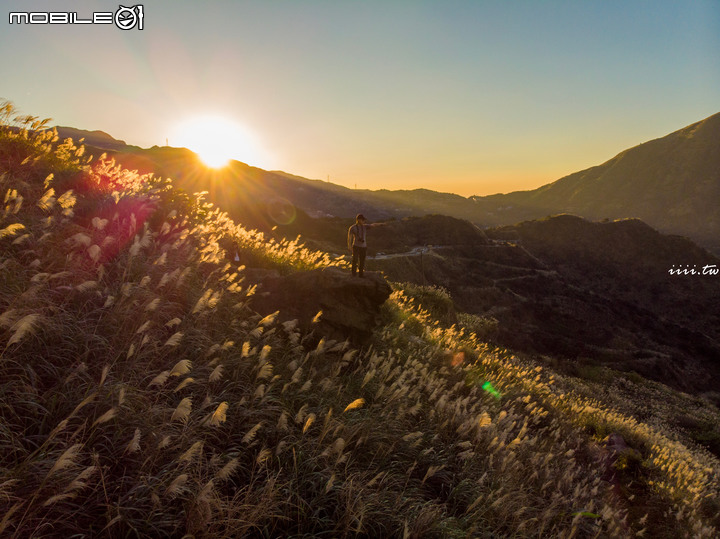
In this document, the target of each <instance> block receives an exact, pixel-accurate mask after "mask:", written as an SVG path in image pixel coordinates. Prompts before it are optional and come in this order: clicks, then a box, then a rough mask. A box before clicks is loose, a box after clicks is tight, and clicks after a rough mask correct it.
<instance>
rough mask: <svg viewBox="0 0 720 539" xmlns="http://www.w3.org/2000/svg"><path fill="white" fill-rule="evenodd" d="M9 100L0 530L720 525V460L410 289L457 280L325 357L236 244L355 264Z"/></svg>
mask: <svg viewBox="0 0 720 539" xmlns="http://www.w3.org/2000/svg"><path fill="white" fill-rule="evenodd" d="M14 115H15V112H14V110H13V108H12V105H10V104H5V105H4V107H3V109H2V127H0V152H1V153H0V160H1V161H0V166H2V170H1V171H0V196H2V197H3V207H2V208H0V211H2V213H1V214H0V253H2V254H1V255H0V369H1V371H0V372H2V376H1V377H0V536H2V537H38V538H39V537H57V536H61V537H69V536H76V537H82V536H88V537H89V536H97V535H104V536H109V537H136V536H151V537H165V536H172V537H176V536H177V537H182V536H185V535H186V534H191V535H194V536H198V537H238V536H243V535H251V536H259V537H277V536H307V537H310V536H312V537H318V536H332V537H347V536H366V537H388V536H390V537H392V536H397V537H468V536H471V537H491V536H498V535H499V536H506V537H512V536H516V537H528V536H530V537H532V536H537V537H539V536H553V537H555V536H557V537H594V536H600V537H604V536H618V537H622V536H635V535H640V536H642V535H646V536H648V537H683V536H694V537H714V536H716V535H717V532H718V529H719V528H720V519H719V518H718V512H719V510H720V508H719V507H718V502H717V500H718V496H719V494H720V486H719V485H718V472H720V463H718V461H717V459H715V458H713V457H712V456H710V455H709V454H708V453H707V452H705V451H704V450H702V449H701V448H699V447H697V446H695V445H693V444H690V443H687V444H686V443H684V442H683V440H684V438H682V437H680V436H675V435H674V434H670V433H668V432H666V431H664V430H663V429H662V428H661V426H659V425H652V424H649V423H643V422H640V421H637V420H636V419H634V418H633V417H632V414H630V413H629V412H627V411H623V410H627V409H628V408H629V407H630V405H628V404H626V403H625V401H624V400H622V399H618V401H617V402H618V406H617V407H612V406H609V405H608V404H607V402H604V401H601V400H599V398H598V397H593V396H592V395H593V393H592V391H591V389H592V388H591V387H590V386H588V385H585V382H583V381H581V380H578V379H575V378H570V377H562V376H559V375H556V374H553V373H552V372H550V371H549V370H548V369H546V368H542V367H540V366H537V365H535V364H533V363H531V362H529V361H525V360H521V359H519V358H517V357H514V356H512V355H511V354H509V353H507V352H504V351H491V350H490V349H489V348H488V347H487V345H485V344H484V343H483V342H482V341H481V340H480V339H478V336H477V335H476V334H475V333H473V332H472V331H468V330H467V329H464V328H462V327H459V326H458V325H454V324H443V323H441V322H440V321H438V320H437V319H435V318H433V317H432V316H431V315H430V314H429V313H428V311H426V310H424V309H423V308H422V307H421V304H420V303H419V302H418V301H416V300H414V299H412V298H411V297H410V295H411V294H412V295H421V296H424V298H425V301H426V303H427V301H428V299H431V300H433V301H434V304H435V305H436V306H440V307H442V306H443V305H445V304H447V301H446V300H445V297H444V295H443V291H441V290H433V291H422V290H417V289H412V288H411V287H408V294H406V293H405V292H404V291H403V288H402V287H401V286H398V287H397V289H396V291H395V292H394V293H393V295H392V296H391V299H390V300H389V301H388V302H387V304H386V306H385V308H384V312H383V321H382V325H381V327H380V328H379V329H378V330H377V331H376V334H375V336H374V339H373V342H372V343H369V345H368V347H366V348H362V349H355V348H352V347H351V346H350V345H349V344H348V343H347V342H333V341H326V340H321V341H320V343H319V344H318V345H317V347H316V348H315V349H312V350H305V349H304V348H303V347H302V346H301V345H300V342H301V337H302V335H300V333H299V331H298V330H297V329H296V326H295V324H294V323H293V322H285V323H279V322H277V320H276V316H275V315H270V316H266V317H264V318H261V317H260V316H259V315H257V314H256V313H255V312H254V311H253V308H252V302H253V295H254V293H255V291H256V290H255V287H254V286H253V285H251V284H250V283H247V282H246V281H245V278H244V272H245V268H243V267H242V266H237V265H235V264H233V262H232V261H230V259H229V258H228V256H227V250H226V248H225V246H226V245H228V244H230V245H232V243H233V242H237V243H238V245H239V247H240V250H241V251H242V252H241V255H242V257H244V259H245V260H252V261H253V262H256V263H258V264H261V265H263V266H265V267H274V268H281V269H282V270H283V271H288V272H289V271H296V270H297V269H303V268H309V267H317V266H323V265H328V264H339V263H340V262H339V261H334V260H331V259H330V258H329V257H327V255H324V254H323V253H316V252H312V251H310V250H308V249H306V248H304V247H303V246H302V245H301V244H299V242H297V241H295V242H268V241H265V238H264V236H262V235H260V234H258V233H255V232H252V231H248V230H246V229H244V228H243V227H242V226H240V225H236V224H235V223H233V222H232V221H231V220H230V219H229V218H228V217H227V216H226V215H225V214H224V213H222V212H220V211H219V210H217V209H214V208H213V207H212V206H211V205H209V204H206V203H203V201H202V197H201V196H188V195H187V194H185V193H183V192H182V191H179V190H178V189H176V188H175V187H173V185H172V182H170V181H168V180H161V179H157V178H153V177H151V176H139V175H138V174H136V173H133V172H131V171H127V170H124V169H122V168H120V167H118V166H115V165H114V164H113V163H112V162H108V161H106V160H100V161H98V162H97V163H94V164H93V163H92V162H90V160H88V159H87V158H84V157H83V150H82V147H77V146H75V145H74V144H73V143H72V141H65V142H59V141H57V140H55V138H56V136H55V135H54V134H53V132H52V131H40V130H39V129H40V128H41V127H43V125H44V124H43V123H42V122H38V120H37V119H34V118H30V117H26V118H20V119H19V120H18V121H16V122H14V123H13V121H12V117H13V116H14ZM461 322H462V320H461ZM466 322H467V325H466V327H468V328H471V327H472V324H471V323H470V322H473V321H472V320H470V319H467V320H466ZM473 323H475V324H476V325H477V327H484V325H483V324H480V323H479V322H478V321H474V322H473ZM625 397H626V395H625ZM625 397H623V398H625ZM707 410H710V411H709V412H708V414H710V413H712V412H711V410H712V408H709V407H708V408H707ZM708 417H709V420H712V416H708ZM686 422H687V421H686ZM702 425H705V423H702ZM609 433H618V434H620V435H622V436H623V438H624V439H625V440H626V442H627V444H628V446H629V447H628V448H627V449H625V450H623V451H621V452H620V453H612V452H611V451H610V450H609V449H607V448H605V446H604V444H603V443H601V440H600V439H601V438H602V437H603V436H604V435H605V434H609Z"/></svg>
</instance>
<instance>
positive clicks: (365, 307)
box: [253, 267, 392, 346]
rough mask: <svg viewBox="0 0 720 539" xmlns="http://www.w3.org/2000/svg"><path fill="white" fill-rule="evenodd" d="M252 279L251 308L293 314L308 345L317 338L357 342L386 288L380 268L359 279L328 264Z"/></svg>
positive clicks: (369, 327)
mask: <svg viewBox="0 0 720 539" xmlns="http://www.w3.org/2000/svg"><path fill="white" fill-rule="evenodd" d="M258 284H259V289H258V292H257V294H256V296H255V298H254V301H253V309H254V310H255V311H257V312H258V313H260V314H263V315H267V314H270V313H273V312H275V311H280V314H279V317H280V319H281V320H292V319H297V320H298V324H299V327H300V329H301V330H303V332H305V333H307V334H308V338H307V341H306V342H307V344H309V345H310V346H312V343H313V342H317V341H318V340H319V339H320V338H321V337H326V338H328V339H334V340H345V339H349V340H350V341H351V342H353V343H355V344H360V343H362V342H363V341H365V340H366V339H367V338H368V337H369V336H370V335H371V334H372V331H373V329H374V328H375V326H376V325H377V322H378V320H377V319H378V315H379V313H380V307H381V306H382V304H383V303H384V302H385V300H386V299H387V298H388V297H389V296H390V293H391V292H392V289H391V288H390V285H389V284H388V283H387V281H386V280H385V278H384V277H383V276H382V275H381V274H380V273H377V272H365V275H364V277H362V278H360V277H353V276H351V275H350V272H349V271H348V270H342V269H339V268H334V267H329V268H322V269H316V270H311V271H303V272H297V273H292V274H290V275H286V276H278V275H271V274H268V275H265V276H263V277H261V278H260V279H259V283H258ZM320 311H322V314H321V315H320V316H319V318H317V314H318V313H319V312H320Z"/></svg>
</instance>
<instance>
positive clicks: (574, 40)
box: [0, 0, 720, 196]
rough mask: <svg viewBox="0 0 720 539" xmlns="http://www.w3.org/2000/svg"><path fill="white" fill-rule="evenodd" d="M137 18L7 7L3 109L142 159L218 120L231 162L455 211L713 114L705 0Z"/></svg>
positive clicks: (80, 4)
mask: <svg viewBox="0 0 720 539" xmlns="http://www.w3.org/2000/svg"><path fill="white" fill-rule="evenodd" d="M143 5H144V14H145V18H144V25H145V28H144V30H142V31H138V30H134V29H133V30H128V31H122V30H120V29H118V28H116V27H115V26H101V25H91V26H88V25H85V26H79V25H62V26H60V25H52V26H49V25H17V24H14V25H10V24H9V23H8V18H9V17H8V14H9V12H10V11H76V12H77V13H78V15H79V16H80V17H84V16H87V15H88V14H90V13H92V12H94V11H114V10H116V9H117V7H118V2H103V1H94V2H93V1H89V0H88V1H72V0H54V1H52V2H49V1H45V2H39V1H32V0H9V1H7V0H6V1H5V2H3V3H2V9H1V10H0V11H1V12H0V51H1V52H2V54H0V97H4V98H6V99H10V100H11V101H13V102H14V103H15V104H16V106H17V107H19V108H20V109H21V110H22V112H23V113H28V114H33V115H37V116H40V117H52V118H53V119H54V123H55V124H59V125H71V126H74V127H78V128H83V129H101V130H103V131H106V132H108V133H110V134H111V135H113V136H114V137H116V138H120V139H124V140H125V141H127V142H128V143H132V144H137V145H140V146H152V145H155V144H158V145H163V144H165V139H166V138H169V139H170V140H169V142H170V145H176V144H174V142H176V140H175V139H176V138H177V133H176V130H177V129H176V126H177V124H178V123H179V122H181V121H184V120H186V119H188V118H191V117H193V116H195V115H199V114H208V113H212V114H215V115H220V116H223V117H225V118H227V119H229V120H231V121H232V122H235V123H236V124H238V125H240V126H242V128H243V129H244V130H246V131H247V132H249V133H250V134H251V137H252V143H248V142H241V141H239V142H238V148H237V153H236V155H235V157H236V158H237V159H239V160H241V161H245V162H248V163H249V164H251V165H256V166H260V167H262V168H267V169H272V170H285V171H287V172H291V173H293V174H298V175H302V176H306V177H310V178H321V179H326V178H327V176H328V175H329V176H330V179H331V181H334V182H336V183H340V184H342V185H346V186H350V187H351V186H353V185H355V184H357V186H358V187H362V188H371V189H377V188H395V189H400V188H414V187H425V188H429V189H435V190H439V191H449V192H456V193H459V194H462V195H466V196H467V195H473V194H491V193H496V192H509V191H513V190H517V189H529V188H534V187H538V186H540V185H542V184H545V183H549V182H551V181H554V180H556V179H558V178H559V177H561V176H564V175H566V174H569V173H571V172H575V171H577V170H580V169H583V168H587V167H589V166H593V165H596V164H599V163H601V162H603V161H605V160H607V159H609V158H611V157H612V156H613V155H615V154H617V153H618V152H620V151H622V150H624V149H625V148H627V147H630V146H634V145H637V144H639V143H642V142H645V141H647V140H650V139H652V138H657V137H660V136H663V135H665V134H667V133H669V132H671V131H674V130H676V129H679V128H681V127H684V126H685V125H688V124H690V123H692V122H695V121H697V120H700V119H702V118H705V117H707V116H709V115H711V114H714V113H716V112H718V111H720V1H718V0H710V1H702V0H699V1H691V2H689V1H677V2H670V1H664V0H655V1H632V0H630V1H629V0H622V1H613V0H598V1H580V0H573V1H553V0H546V1H521V0H517V1H507V0H502V1H481V0H477V1H465V2H453V1H449V2H448V1H443V2H440V1H436V2H421V1H391V0H385V1H370V0H365V1H362V2H361V1H353V2H350V1H343V0H334V1H330V0H328V1H302V0H292V1H290V0H288V1H273V0H263V1H257V2H246V1H209V2H203V3H201V2H196V1H186V0H173V1H168V0H147V1H146V2H145V4H143ZM244 146H246V147H244ZM251 146H252V148H250V147H251Z"/></svg>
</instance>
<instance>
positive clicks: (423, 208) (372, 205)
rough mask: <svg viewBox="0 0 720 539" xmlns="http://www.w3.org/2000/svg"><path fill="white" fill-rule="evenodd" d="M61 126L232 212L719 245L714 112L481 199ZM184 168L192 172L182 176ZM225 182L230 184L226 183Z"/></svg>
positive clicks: (92, 146) (719, 123) (96, 148)
mask: <svg viewBox="0 0 720 539" xmlns="http://www.w3.org/2000/svg"><path fill="white" fill-rule="evenodd" d="M58 133H59V134H60V136H62V137H65V136H71V137H73V136H74V137H76V138H77V137H84V138H85V144H86V146H87V147H88V152H89V153H93V154H99V153H103V152H107V153H109V154H110V155H111V156H112V157H114V158H115V159H116V160H117V161H118V162H120V163H121V164H123V165H124V166H126V167H127V168H130V169H137V170H139V171H140V172H153V173H156V174H160V175H163V176H167V177H173V178H174V179H175V181H177V182H178V184H179V185H180V186H181V187H183V188H184V189H187V190H189V191H190V192H194V191H208V192H209V193H208V197H209V198H208V199H209V200H210V201H211V202H214V203H216V204H218V205H219V206H220V207H222V208H223V209H225V210H227V211H229V212H230V214H231V215H232V216H233V217H237V215H238V214H237V212H238V211H243V210H244V208H245V207H246V203H245V201H243V200H242V198H241V196H240V194H239V191H240V190H241V189H247V188H249V189H250V191H251V192H252V194H253V198H254V200H255V201H262V202H265V203H273V202H274V201H276V200H278V199H283V201H284V203H288V204H291V205H293V206H295V207H297V208H300V209H302V210H304V211H305V212H307V213H308V214H309V215H310V216H313V217H330V216H336V217H352V216H354V215H355V214H357V213H363V214H365V215H367V216H368V217H369V218H370V219H371V220H382V219H389V218H403V217H408V216H413V215H414V216H422V215H425V214H445V215H451V216H453V217H457V218H460V219H467V220H469V221H471V222H473V223H475V224H477V225H478V226H481V227H490V226H501V225H510V224H514V223H517V222H520V221H524V220H531V219H538V218H542V217H546V216H548V215H553V214H558V213H572V214H576V215H579V216H581V217H585V218H587V219H591V220H600V219H605V218H608V219H621V218H633V217H635V218H640V219H642V220H643V221H645V222H647V223H648V224H649V225H650V226H652V227H653V228H657V229H658V230H661V231H663V232H666V233H671V234H680V235H684V236H687V237H689V238H691V239H693V240H694V241H696V242H698V243H700V244H701V245H703V246H705V247H706V248H709V249H710V250H712V251H714V252H716V253H718V252H720V214H719V213H718V212H717V207H716V206H717V201H718V200H720V113H717V114H714V115H712V116H709V117H708V118H705V119H703V120H700V121H697V122H695V123H692V124H690V125H688V126H686V127H684V128H682V129H679V130H677V131H674V132H672V133H670V134H668V135H665V136H663V137H659V138H656V139H653V140H650V141H648V142H644V143H642V144H638V145H636V146H633V147H631V148H628V149H626V150H624V151H622V152H620V153H619V154H617V155H616V156H614V157H613V158H611V159H609V160H607V161H606V162H604V163H602V164H599V165H596V166H593V167H590V168H587V169H585V170H581V171H578V172H575V173H573V174H569V175H567V176H564V177H563V178H560V179H558V180H556V181H554V182H551V183H549V184H547V185H544V186H541V187H539V188H537V189H533V190H528V191H514V192H511V193H506V194H495V195H488V196H482V197H481V196H473V197H462V196H461V195H457V194H454V193H443V192H438V191H432V190H429V189H412V190H388V189H380V190H367V189H360V190H354V189H350V188H347V187H344V186H340V185H336V184H333V183H330V182H326V181H322V180H313V179H308V178H303V177H301V176H297V175H294V174H290V173H287V172H284V171H266V170H263V169H260V168H258V167H252V166H251V165H248V164H245V163H242V162H240V161H231V163H230V165H228V167H226V168H225V169H221V170H208V169H207V168H204V167H203V166H202V165H201V164H200V162H199V159H198V158H197V157H196V156H195V154H193V153H192V152H191V151H190V150H187V149H184V148H172V147H159V146H153V147H152V148H148V149H143V148H139V147H137V146H130V145H124V144H125V143H124V142H123V141H119V140H117V139H113V138H112V137H111V136H109V135H107V134H106V133H104V132H102V131H84V130H78V129H74V128H65V127H61V128H58ZM188 170H194V172H193V173H192V174H188ZM225 183H229V184H231V185H230V186H223V185H222V184H225ZM233 187H234V189H233ZM233 191H237V192H233Z"/></svg>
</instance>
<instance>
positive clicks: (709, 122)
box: [476, 113, 720, 251]
mask: <svg viewBox="0 0 720 539" xmlns="http://www.w3.org/2000/svg"><path fill="white" fill-rule="evenodd" d="M476 200H477V201H478V202H479V203H481V204H483V206H485V207H486V208H488V209H490V206H491V205H492V206H494V214H495V220H503V221H504V222H502V223H500V222H498V224H509V222H508V219H510V221H513V220H521V218H537V217H542V216H544V215H546V214H554V213H563V212H567V213H573V214H575V215H580V216H583V217H585V218H588V219H604V218H610V219H618V218H628V217H634V218H639V219H642V220H643V221H645V222H647V223H648V224H650V225H651V226H652V227H654V228H657V229H658V230H661V231H664V232H668V233H673V234H681V235H685V236H688V237H690V238H693V239H694V240H695V241H697V242H698V243H700V244H702V245H705V246H707V247H709V248H711V249H713V250H715V251H718V250H720V211H718V202H719V201H720V113H718V114H715V115H713V116H710V117H709V118H706V119H705V120H702V121H700V122H697V123H694V124H692V125H689V126H688V127H685V128H683V129H680V130H679V131H675V132H674V133H671V134H669V135H667V136H665V137H662V138H659V139H656V140H652V141H650V142H646V143H644V144H641V145H639V146H636V147H634V148H630V149H628V150H626V151H624V152H622V153H620V154H618V155H617V156H615V157H614V158H612V159H610V160H609V161H607V162H606V163H603V164H602V165H599V166H596V167H592V168H589V169H587V170H583V171H580V172H576V173H574V174H571V175H569V176H566V177H564V178H561V179H559V180H557V181H556V182H553V183H551V184H548V185H545V186H543V187H540V188H538V189H535V190H533V191H519V192H515V193H509V194H507V195H495V196H491V197H478V198H477V199H476ZM508 206H512V209H510V210H509V211H506V212H502V211H498V208H500V207H508ZM503 214H504V215H505V216H504V217H501V216H502V215H503Z"/></svg>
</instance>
